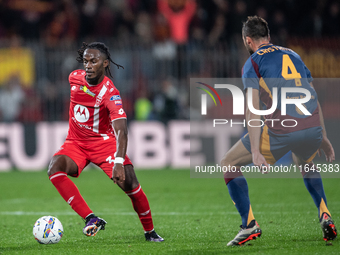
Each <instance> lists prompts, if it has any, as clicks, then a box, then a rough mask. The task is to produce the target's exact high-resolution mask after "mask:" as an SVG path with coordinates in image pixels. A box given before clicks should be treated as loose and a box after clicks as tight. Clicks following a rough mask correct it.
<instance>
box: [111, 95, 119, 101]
mask: <svg viewBox="0 0 340 255" xmlns="http://www.w3.org/2000/svg"><path fill="white" fill-rule="evenodd" d="M115 100H121V98H120V96H119V95H116V96H112V97H111V98H110V101H115Z"/></svg>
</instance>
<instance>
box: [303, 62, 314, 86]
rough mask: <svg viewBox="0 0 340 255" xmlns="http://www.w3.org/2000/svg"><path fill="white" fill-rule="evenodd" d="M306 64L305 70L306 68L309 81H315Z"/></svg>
mask: <svg viewBox="0 0 340 255" xmlns="http://www.w3.org/2000/svg"><path fill="white" fill-rule="evenodd" d="M304 66H305V70H306V75H307V80H308V82H312V81H313V77H312V74H311V72H310V71H309V69H308V67H307V66H306V65H304Z"/></svg>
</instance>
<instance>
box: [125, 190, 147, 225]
mask: <svg viewBox="0 0 340 255" xmlns="http://www.w3.org/2000/svg"><path fill="white" fill-rule="evenodd" d="M125 193H126V195H128V196H129V197H130V198H131V202H132V205H133V209H135V211H136V213H137V214H138V217H139V220H140V222H141V223H142V225H143V228H144V231H151V230H153V223H152V217H151V210H150V206H149V202H148V199H147V197H146V195H145V193H144V191H143V190H142V187H141V186H140V185H138V187H137V188H135V189H133V190H130V191H126V192H125Z"/></svg>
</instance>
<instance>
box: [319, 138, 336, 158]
mask: <svg viewBox="0 0 340 255" xmlns="http://www.w3.org/2000/svg"><path fill="white" fill-rule="evenodd" d="M322 151H323V152H324V153H325V157H326V161H327V162H329V163H332V162H333V160H335V152H334V149H333V146H332V144H331V142H330V141H329V140H328V138H327V137H325V136H324V137H323V139H322V142H321V145H320V148H319V150H318V155H319V157H321V154H322Z"/></svg>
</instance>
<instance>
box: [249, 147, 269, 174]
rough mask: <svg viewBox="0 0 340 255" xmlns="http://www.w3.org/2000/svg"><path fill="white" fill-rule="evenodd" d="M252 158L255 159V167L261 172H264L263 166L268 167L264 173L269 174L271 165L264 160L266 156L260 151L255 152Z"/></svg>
mask: <svg viewBox="0 0 340 255" xmlns="http://www.w3.org/2000/svg"><path fill="white" fill-rule="evenodd" d="M252 158H253V163H254V165H255V166H258V167H259V168H260V169H261V170H262V166H266V167H267V171H263V170H262V173H268V170H269V165H268V163H267V161H266V159H265V158H264V156H263V155H262V154H261V153H260V152H259V151H255V152H253V153H252Z"/></svg>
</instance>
